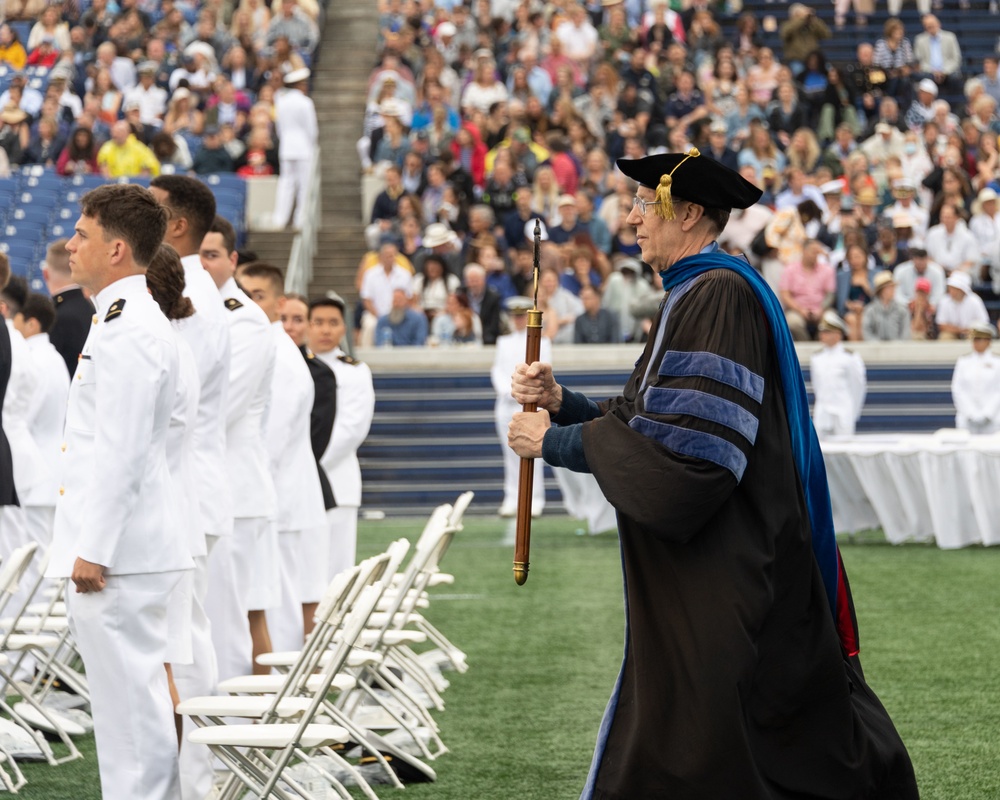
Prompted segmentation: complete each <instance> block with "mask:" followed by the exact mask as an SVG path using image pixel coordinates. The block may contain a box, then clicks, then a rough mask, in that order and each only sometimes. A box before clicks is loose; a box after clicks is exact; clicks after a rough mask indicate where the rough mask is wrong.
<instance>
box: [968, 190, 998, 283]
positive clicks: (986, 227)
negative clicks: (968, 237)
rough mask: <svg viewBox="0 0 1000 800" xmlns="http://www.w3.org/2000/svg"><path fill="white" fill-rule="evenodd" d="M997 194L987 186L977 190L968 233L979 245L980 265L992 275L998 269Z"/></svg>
mask: <svg viewBox="0 0 1000 800" xmlns="http://www.w3.org/2000/svg"><path fill="white" fill-rule="evenodd" d="M997 200H998V196H997V193H996V192H995V191H994V190H993V189H992V188H991V187H989V186H986V187H984V188H983V189H980V190H979V195H978V196H977V197H976V199H975V201H974V202H973V203H972V218H971V219H970V220H969V231H970V233H972V235H973V236H974V237H975V239H976V241H977V242H978V243H979V253H980V259H981V260H980V263H981V264H982V265H983V266H987V267H989V269H990V272H991V273H993V272H995V271H996V270H997V267H1000V210H998V206H1000V203H998V202H997Z"/></svg>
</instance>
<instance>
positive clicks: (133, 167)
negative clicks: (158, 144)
mask: <svg viewBox="0 0 1000 800" xmlns="http://www.w3.org/2000/svg"><path fill="white" fill-rule="evenodd" d="M97 165H98V166H99V167H100V168H101V174H102V175H103V176H104V177H105V178H123V177H129V178H132V177H135V176H137V175H152V176H156V175H159V174H160V162H159V161H158V160H157V158H156V156H155V155H153V151H152V150H150V149H149V148H148V147H146V145H144V144H143V143H142V142H140V141H139V140H138V139H136V138H135V134H133V133H132V127H131V126H130V125H129V124H128V123H127V122H125V121H124V120H120V121H118V122H116V123H115V124H114V125H113V126H112V127H111V139H109V140H108V141H107V142H105V143H104V144H103V145H101V149H100V150H98V151H97Z"/></svg>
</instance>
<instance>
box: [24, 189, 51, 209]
mask: <svg viewBox="0 0 1000 800" xmlns="http://www.w3.org/2000/svg"><path fill="white" fill-rule="evenodd" d="M60 194H61V193H60V192H57V191H52V190H49V189H28V190H25V191H23V192H21V194H20V195H18V198H17V202H18V203H19V204H20V205H23V206H26V205H39V206H48V207H49V208H52V206H54V205H57V204H58V203H59V200H60Z"/></svg>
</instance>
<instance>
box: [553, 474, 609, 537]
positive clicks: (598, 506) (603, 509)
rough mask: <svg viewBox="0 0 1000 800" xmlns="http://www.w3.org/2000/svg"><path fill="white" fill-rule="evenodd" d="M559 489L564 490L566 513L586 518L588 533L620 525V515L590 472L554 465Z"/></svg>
mask: <svg viewBox="0 0 1000 800" xmlns="http://www.w3.org/2000/svg"><path fill="white" fill-rule="evenodd" d="M552 473H553V474H554V475H555V476H556V483H558V484H559V491H561V492H562V496H563V504H564V505H565V506H566V513H567V514H569V515H570V516H571V517H575V518H576V519H582V520H585V521H586V523H587V532H588V533H601V532H602V531H607V530H610V529H612V528H615V527H617V526H618V515H617V514H616V513H615V509H614V506H612V505H611V503H609V502H608V499H607V498H606V497H605V496H604V492H602V491H601V487H600V484H598V482H597V478H595V477H594V476H593V475H592V474H590V473H589V472H573V470H569V469H563V468H562V467H554V468H553V469H552Z"/></svg>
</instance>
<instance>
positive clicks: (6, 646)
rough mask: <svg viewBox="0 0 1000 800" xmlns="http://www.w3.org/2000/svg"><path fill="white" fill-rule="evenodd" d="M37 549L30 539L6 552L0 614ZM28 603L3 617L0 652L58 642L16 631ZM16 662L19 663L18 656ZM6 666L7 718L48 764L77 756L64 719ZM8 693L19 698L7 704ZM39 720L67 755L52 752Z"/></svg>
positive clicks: (0, 700)
mask: <svg viewBox="0 0 1000 800" xmlns="http://www.w3.org/2000/svg"><path fill="white" fill-rule="evenodd" d="M37 550H38V545H37V544H35V543H34V542H31V543H29V544H25V545H22V546H21V547H18V548H17V549H16V550H14V552H13V553H11V554H10V556H9V557H8V558H7V561H6V562H5V563H4V564H3V567H2V568H0V615H2V614H3V613H4V612H5V611H7V610H8V607H9V606H10V603H11V598H12V597H13V596H14V594H15V593H16V592H17V591H18V584H19V583H20V581H21V579H22V578H23V576H24V572H25V570H26V569H27V567H28V565H29V564H30V563H31V560H32V558H34V557H35V553H36V551H37ZM39 583H40V581H39ZM37 585H38V584H36V588H37ZM30 603H31V598H30V597H29V598H27V599H26V600H25V601H24V603H23V604H22V607H21V608H20V609H17V611H16V613H15V615H14V616H13V617H9V618H6V619H5V622H6V625H5V628H4V630H3V632H2V633H0V652H12V651H13V652H23V651H26V650H29V651H33V652H39V653H44V652H45V651H47V650H51V649H53V648H55V647H57V646H58V644H59V639H58V638H57V637H55V636H50V635H48V634H42V633H20V632H18V624H19V620H20V618H21V616H22V614H23V612H24V610H25V609H26V608H27V607H28V605H29V604H30ZM18 663H20V659H19V660H18ZM9 667H10V664H9V663H8V664H7V665H3V664H0V709H2V710H3V711H5V712H7V714H8V715H9V716H10V718H11V720H13V721H14V722H15V723H16V724H17V725H18V726H20V727H21V728H22V729H23V730H24V731H25V732H26V733H27V734H28V735H29V736H30V737H31V739H32V741H34V743H35V744H36V745H37V746H38V749H39V750H40V751H41V752H42V755H43V756H44V757H45V760H46V761H48V763H49V764H51V765H53V766H55V765H58V764H64V763H66V762H67V761H74V760H75V759H77V758H80V757H81V754H80V751H79V750H78V749H77V747H76V745H75V744H74V743H73V740H72V739H71V738H70V736H69V733H68V732H67V731H66V727H65V724H64V721H60V720H58V719H57V718H56V716H54V715H53V714H52V713H50V711H49V710H48V709H46V708H44V707H43V706H42V705H41V704H40V703H39V702H38V701H37V700H36V699H35V698H34V697H33V696H32V694H31V692H30V690H29V688H28V687H26V686H24V685H23V684H21V683H19V682H18V681H16V680H15V679H14V671H13V670H12V669H10V668H9ZM8 690H11V691H8ZM10 693H13V694H17V695H20V696H21V698H22V702H21V703H18V704H16V705H14V706H11V705H10V704H9V703H8V702H7V695H8V694H10ZM29 717H30V719H29ZM39 722H40V723H42V724H43V725H44V726H45V728H46V729H47V730H49V731H50V732H51V733H53V734H55V735H56V736H57V737H58V738H59V740H60V741H61V742H62V743H63V745H65V746H66V749H67V751H68V753H67V755H65V756H62V757H57V756H56V755H55V753H54V752H53V750H52V747H51V746H50V745H49V742H48V741H47V740H46V738H45V737H44V736H43V735H42V734H41V733H39V731H38V730H37V728H38V723H39Z"/></svg>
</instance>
